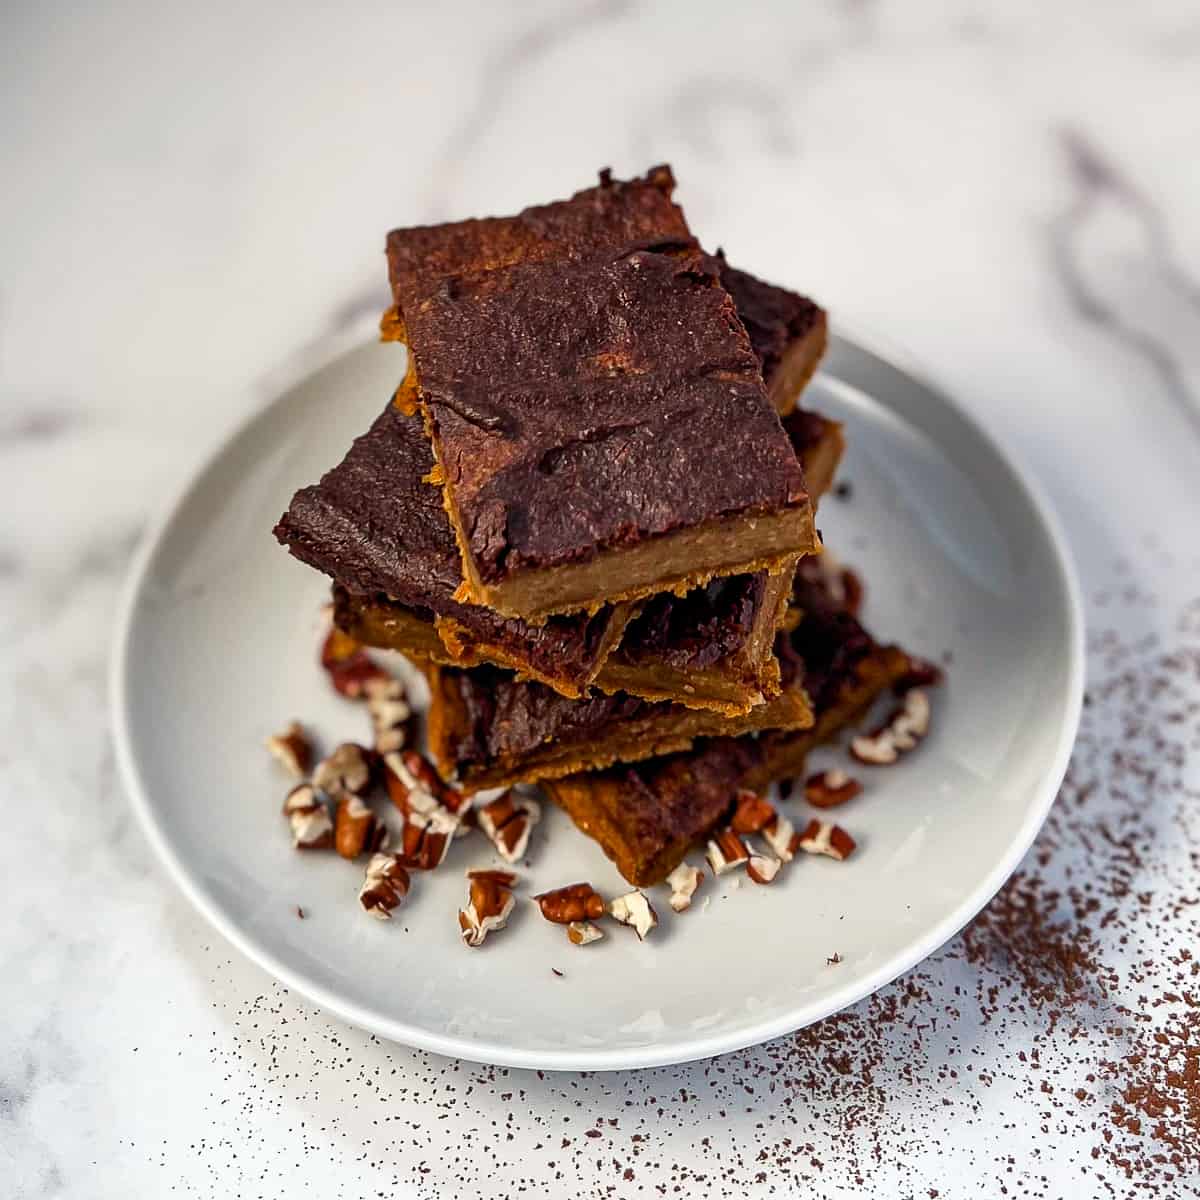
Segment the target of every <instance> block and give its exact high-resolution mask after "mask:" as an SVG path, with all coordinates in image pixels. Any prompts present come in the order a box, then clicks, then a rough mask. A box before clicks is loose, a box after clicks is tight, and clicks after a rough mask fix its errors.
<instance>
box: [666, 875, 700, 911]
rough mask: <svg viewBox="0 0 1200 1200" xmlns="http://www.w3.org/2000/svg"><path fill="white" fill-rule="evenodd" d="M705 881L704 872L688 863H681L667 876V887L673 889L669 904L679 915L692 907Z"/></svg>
mask: <svg viewBox="0 0 1200 1200" xmlns="http://www.w3.org/2000/svg"><path fill="white" fill-rule="evenodd" d="M703 879H704V872H703V871H701V870H700V868H699V867H693V866H692V864H691V863H686V862H681V863H680V864H679V866H677V867H676V868H675V870H673V871H672V872H671V873H670V875H668V876H667V886H668V887H669V888H670V889H671V899H670V901H669V902H668V903H669V904H670V905H671V907H672V908H673V909H674V910H675V911H676V912H677V913H678V912H683V911H684V910H685V909H687V908H690V907H691V903H692V897H693V896H694V895H695V894H696V889H697V888H698V887H699V886H700V884H701V882H702V881H703Z"/></svg>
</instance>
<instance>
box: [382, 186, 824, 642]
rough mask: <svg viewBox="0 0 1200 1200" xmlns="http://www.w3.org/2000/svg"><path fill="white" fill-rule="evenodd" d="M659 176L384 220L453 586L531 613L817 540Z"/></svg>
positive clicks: (718, 293) (632, 592) (680, 579)
mask: <svg viewBox="0 0 1200 1200" xmlns="http://www.w3.org/2000/svg"><path fill="white" fill-rule="evenodd" d="M673 186H674V181H673V179H672V178H671V175H670V172H669V171H668V170H666V169H665V168H660V169H658V170H656V171H654V172H651V173H650V174H649V175H648V176H647V177H646V178H645V179H640V180H634V181H631V182H629V183H613V182H612V181H610V180H607V179H602V182H601V184H600V186H599V187H596V188H592V189H589V190H587V191H584V192H580V193H578V194H577V195H576V196H574V197H573V198H572V199H571V200H568V201H563V202H560V203H558V204H553V205H547V206H544V207H541V208H537V209H529V210H526V211H525V212H524V213H522V214H520V215H519V216H517V217H512V218H492V219H489V220H486V221H468V222H460V223H457V224H451V225H444V226H436V227H424V228H420V229H415V230H397V231H395V232H393V233H391V234H389V236H388V262H389V273H390V276H391V282H392V289H393V293H394V297H395V301H396V305H397V307H398V309H399V311H400V314H401V317H402V320H403V324H404V328H405V336H406V338H407V341H408V346H409V351H410V353H411V354H412V355H413V359H414V362H415V364H416V375H417V381H418V386H419V389H420V397H421V401H422V403H423V405H424V409H425V417H426V425H427V428H428V431H429V433H430V435H431V438H432V442H433V445H434V450H435V453H436V456H437V459H438V463H439V465H440V468H441V471H442V472H443V476H442V478H443V483H444V491H445V495H444V500H445V504H446V509H447V512H448V513H449V516H450V519H451V523H452V525H453V526H454V528H455V532H456V535H457V539H458V543H459V549H460V551H461V553H462V558H463V569H464V570H463V574H464V587H463V591H462V598H464V599H469V600H471V601H473V602H475V603H478V604H486V605H489V606H491V607H493V608H495V609H497V610H498V611H500V612H502V613H505V614H506V615H512V616H520V617H526V618H531V619H535V620H540V619H541V618H543V617H545V616H546V615H548V614H551V613H557V612H568V611H572V610H576V609H591V608H595V607H597V606H599V605H600V604H603V603H606V602H611V601H614V600H620V599H633V598H638V597H641V596H645V595H650V594H653V593H655V592H660V591H664V590H668V589H679V590H682V589H685V588H687V587H690V586H694V585H696V584H700V583H703V582H705V581H707V580H708V579H710V578H713V577H714V576H718V575H728V574H735V573H741V572H749V571H754V570H759V569H763V568H766V569H779V568H780V567H781V566H782V565H783V563H784V562H785V560H787V559H788V558H791V557H794V556H795V555H797V554H804V553H808V552H811V551H813V550H815V549H816V548H817V545H818V542H817V536H816V532H815V529H814V527H813V519H812V508H811V505H810V503H809V497H808V493H807V491H806V489H805V485H804V479H803V472H802V470H801V467H800V464H799V462H798V460H797V458H796V455H795V453H794V452H793V450H792V447H791V445H790V443H789V441H788V438H787V436H786V434H785V433H784V431H783V429H782V427H781V426H780V423H779V419H778V416H777V415H776V413H775V411H774V409H773V408H772V407H771V404H770V401H769V399H768V396H767V391H766V387H765V385H764V383H763V377H762V370H761V367H760V365H759V362H758V359H757V358H756V356H755V353H754V349H753V347H752V345H751V342H750V338H749V336H748V335H747V333H746V330H745V327H744V326H743V325H742V323H741V321H740V320H739V318H738V314H737V310H736V308H735V305H734V302H733V299H732V298H731V297H730V295H729V293H728V292H727V291H726V290H725V288H724V287H723V286H722V285H721V282H720V264H719V262H717V261H716V260H714V259H712V258H710V257H708V256H707V255H704V254H703V253H702V252H701V251H700V250H699V249H698V248H697V247H696V245H695V243H694V241H693V240H692V238H691V235H690V232H689V231H688V229H687V225H686V222H685V221H684V220H683V216H682V213H681V212H680V210H679V208H678V207H677V206H676V205H675V204H673V203H672V202H671V199H670V196H671V191H672V189H673Z"/></svg>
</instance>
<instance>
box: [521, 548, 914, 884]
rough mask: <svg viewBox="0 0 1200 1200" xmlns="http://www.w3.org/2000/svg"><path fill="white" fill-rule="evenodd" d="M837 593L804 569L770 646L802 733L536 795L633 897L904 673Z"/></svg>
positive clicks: (701, 752)
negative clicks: (802, 720) (740, 795)
mask: <svg viewBox="0 0 1200 1200" xmlns="http://www.w3.org/2000/svg"><path fill="white" fill-rule="evenodd" d="M846 595H847V593H845V592H841V591H840V590H839V589H833V588H831V587H830V586H829V580H828V578H822V577H821V575H820V574H819V573H817V572H816V571H815V570H813V569H812V568H807V569H805V568H802V571H801V573H799V574H798V580H797V585H796V600H797V602H798V604H799V605H800V607H801V608H802V610H803V616H802V618H801V620H800V622H799V624H798V625H797V626H796V628H795V629H794V630H793V631H792V633H791V634H790V635H783V634H781V635H780V638H779V641H780V642H781V643H784V642H786V643H787V649H786V650H784V648H783V646H780V650H781V652H782V653H781V661H782V662H783V664H784V671H785V673H786V674H789V675H799V676H801V677H802V678H803V679H804V682H805V687H806V688H807V689H808V690H809V694H810V697H811V699H812V704H813V712H814V715H815V718H816V720H815V723H814V724H813V725H812V726H811V727H809V728H808V729H805V730H794V731H767V732H763V733H760V734H759V735H758V736H757V737H739V738H730V737H722V738H714V739H712V740H709V741H706V742H702V743H698V744H697V745H696V747H695V748H694V749H693V750H691V751H688V752H685V753H679V754H673V755H669V756H667V757H665V758H658V759H652V760H648V761H643V762H638V763H634V764H632V765H621V766H617V767H612V768H609V769H608V770H605V771H598V772H593V773H590V774H579V775H572V776H570V777H569V778H565V779H551V780H546V781H544V782H543V784H542V787H543V788H544V790H545V791H546V792H547V794H548V795H549V796H550V798H551V799H552V800H554V801H555V803H557V804H558V805H559V806H560V807H562V808H563V809H565V810H566V812H567V813H568V814H569V815H570V816H571V819H572V820H573V821H574V822H575V824H576V825H577V826H578V827H579V828H580V829H581V830H582V831H583V832H584V833H586V834H587V835H588V836H589V837H592V838H594V839H595V840H596V841H597V842H598V843H599V844H600V846H601V848H602V849H603V850H604V852H605V853H606V854H607V855H608V856H609V858H611V859H612V860H613V862H614V863H615V864H616V866H617V869H618V870H619V871H620V872H621V874H622V875H623V876H624V877H625V878H626V879H627V880H628V881H629V882H630V883H631V884H633V885H634V886H635V887H645V886H649V885H650V884H654V883H659V882H661V881H662V880H663V879H665V878H666V876H667V875H669V874H670V872H671V871H672V870H674V868H675V867H676V866H678V865H679V863H680V862H681V861H682V860H683V858H684V856H685V855H686V854H687V852H688V851H689V850H690V849H691V848H692V847H693V846H694V845H697V844H700V843H702V842H703V841H704V840H705V839H706V838H707V837H708V836H709V835H710V834H711V833H712V832H713V831H714V830H715V829H717V828H718V827H719V826H720V825H721V824H723V823H724V821H725V820H726V819H727V818H728V815H729V813H730V810H731V809H732V807H733V803H734V795H735V793H736V791H737V789H738V788H741V787H751V788H756V789H762V788H765V787H766V786H767V785H768V784H769V783H770V782H772V781H773V780H778V779H788V778H792V777H794V776H796V775H799V774H801V773H802V772H803V770H804V760H805V757H806V756H807V754H808V752H809V751H810V750H811V749H812V747H813V746H814V745H816V744H817V743H818V742H821V741H825V740H828V739H830V738H832V737H834V736H836V735H837V734H838V733H839V732H840V731H841V730H842V729H843V728H845V727H846V725H847V724H849V723H850V722H851V721H853V720H854V719H855V718H856V717H857V716H858V715H859V714H861V713H862V712H863V711H864V710H865V709H866V708H868V707H869V706H870V704H871V703H872V701H873V700H874V699H875V698H876V697H877V696H878V695H879V694H880V693H881V692H882V691H884V690H885V689H886V688H888V687H890V686H891V685H892V684H894V683H896V682H897V681H898V680H900V679H901V678H902V677H903V676H904V675H905V674H906V673H907V672H908V671H909V669H910V666H911V660H910V659H909V657H908V655H906V654H905V653H904V652H903V651H902V650H900V649H899V648H898V647H896V646H884V645H880V644H879V643H878V642H876V641H875V640H874V638H873V637H871V635H870V634H869V633H868V632H867V631H866V630H865V629H864V628H863V626H862V625H861V624H860V623H859V622H858V620H857V618H856V617H855V616H854V614H853V613H852V612H851V611H850V610H849V609H848V608H847V607H846V606H845V605H846V599H845V597H846Z"/></svg>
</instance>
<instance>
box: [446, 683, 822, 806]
mask: <svg viewBox="0 0 1200 1200" xmlns="http://www.w3.org/2000/svg"><path fill="white" fill-rule="evenodd" d="M425 676H426V679H427V680H428V682H429V691H430V701H429V713H428V717H427V731H428V739H429V749H430V752H431V754H432V755H433V759H434V761H435V762H436V763H437V766H438V769H439V771H441V772H442V774H443V775H444V776H445V777H446V778H448V779H449V778H453V779H454V781H455V784H456V786H458V787H459V788H461V789H462V790H463V791H464V792H466V793H468V794H470V793H472V792H477V791H479V790H480V789H482V788H491V787H501V786H507V785H508V784H511V783H519V782H525V783H531V782H534V781H536V780H539V779H552V778H555V777H557V776H560V775H570V774H572V773H574V772H577V771H586V770H593V769H596V768H601V767H606V766H609V765H610V764H612V763H614V762H632V761H636V760H637V759H641V758H650V757H652V756H654V755H658V754H667V753H670V752H672V751H675V750H683V749H686V748H688V747H689V746H691V744H692V742H693V741H694V740H695V739H696V738H704V737H713V736H717V735H721V734H728V735H730V736H735V735H738V734H742V733H748V732H750V731H752V730H757V729H768V728H770V729H780V728H782V729H804V728H807V727H808V726H810V725H811V724H812V721H813V714H812V710H811V708H810V707H809V703H808V699H807V697H806V696H805V694H804V689H803V688H802V687H801V686H800V684H799V681H798V680H797V681H796V682H795V684H794V686H791V687H785V688H784V689H783V691H782V692H781V693H780V694H779V695H778V696H776V697H775V698H774V699H773V700H770V701H768V702H767V703H765V704H760V705H759V706H758V707H757V708H752V709H751V710H750V711H749V712H748V713H746V714H744V715H742V716H738V717H726V716H724V715H722V714H720V713H714V712H709V711H707V710H704V709H690V708H684V707H683V706H682V705H678V704H669V703H666V702H658V703H654V702H651V701H648V700H641V699H638V698H637V697H635V696H629V695H626V694H625V693H624V692H617V693H615V694H613V695H592V696H589V697H587V698H586V699H583V700H568V699H566V698H565V697H563V696H561V695H559V694H558V693H557V692H555V691H553V690H552V689H550V688H548V687H546V686H545V685H543V684H540V683H531V682H523V681H521V680H518V679H515V678H514V677H513V676H512V675H511V674H509V673H508V672H506V671H501V670H498V669H497V668H495V667H475V668H471V669H467V670H463V669H460V668H457V667H442V666H438V665H436V664H429V665H427V666H426V668H425Z"/></svg>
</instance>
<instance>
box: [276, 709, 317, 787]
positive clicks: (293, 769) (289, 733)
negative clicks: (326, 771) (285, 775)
mask: <svg viewBox="0 0 1200 1200" xmlns="http://www.w3.org/2000/svg"><path fill="white" fill-rule="evenodd" d="M267 749H268V750H269V751H270V752H271V753H272V754H273V755H274V756H275V758H276V759H277V760H278V761H279V762H280V763H281V764H282V765H283V768H284V770H286V771H288V772H289V773H290V774H292V775H295V776H296V778H297V779H303V778H304V777H305V776H306V775H307V774H308V773H309V771H310V770H311V769H312V760H313V747H312V742H311V740H310V739H309V736H308V734H307V733H305V731H304V726H303V725H301V724H300V722H299V721H292V722H291V724H290V725H288V727H287V728H286V729H285V730H284V731H283V732H282V733H276V734H273V735H272V736H271V737H269V738H267Z"/></svg>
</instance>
